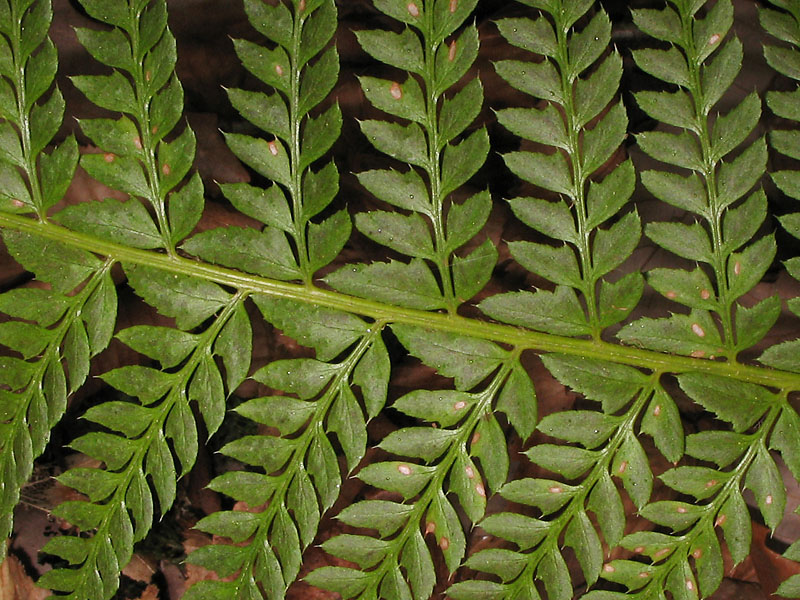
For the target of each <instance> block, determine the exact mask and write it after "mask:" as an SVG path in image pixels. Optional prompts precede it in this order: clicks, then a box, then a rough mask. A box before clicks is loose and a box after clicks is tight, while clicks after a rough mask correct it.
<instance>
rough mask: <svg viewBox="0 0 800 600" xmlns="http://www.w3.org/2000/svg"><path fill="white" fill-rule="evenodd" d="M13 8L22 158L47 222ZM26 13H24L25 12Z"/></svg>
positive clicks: (19, 16)
mask: <svg viewBox="0 0 800 600" xmlns="http://www.w3.org/2000/svg"><path fill="white" fill-rule="evenodd" d="M9 5H10V7H11V22H12V23H14V24H15V25H17V24H19V27H13V28H11V36H10V40H11V56H12V57H13V69H14V75H15V81H14V84H15V88H16V89H15V91H16V97H17V116H18V119H19V120H18V121H17V125H18V126H19V137H20V141H21V142H22V156H23V161H24V162H25V167H24V168H25V174H26V175H27V176H28V185H29V186H30V191H31V199H32V200H33V208H34V210H35V211H36V216H37V217H38V218H39V220H40V221H41V222H45V221H47V212H46V209H45V208H43V204H44V200H43V198H42V186H41V183H40V181H39V174H38V172H37V170H36V156H35V155H34V154H33V153H32V152H31V122H30V114H29V110H28V106H27V104H28V94H27V90H26V88H25V74H26V70H25V64H24V63H22V62H20V61H21V57H20V54H21V53H22V50H21V47H20V46H21V41H22V27H21V25H22V19H23V16H24V15H23V14H19V12H18V10H17V9H18V5H17V3H16V2H9ZM23 12H24V11H23Z"/></svg>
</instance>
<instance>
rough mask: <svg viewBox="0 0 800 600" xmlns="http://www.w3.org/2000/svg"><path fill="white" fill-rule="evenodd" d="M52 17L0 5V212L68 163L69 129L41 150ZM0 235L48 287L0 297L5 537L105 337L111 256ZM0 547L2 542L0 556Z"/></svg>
mask: <svg viewBox="0 0 800 600" xmlns="http://www.w3.org/2000/svg"><path fill="white" fill-rule="evenodd" d="M52 18H53V11H52V6H51V4H50V2H49V1H48V0H38V1H35V2H17V1H13V2H10V3H8V2H7V3H3V4H2V5H0V22H2V25H0V119H2V121H0V180H2V182H3V189H2V190H0V204H1V205H2V210H3V211H5V212H10V213H17V214H25V213H34V214H35V215H36V217H37V218H38V219H39V220H40V221H46V220H47V219H48V215H47V211H48V209H50V208H51V207H52V206H53V205H54V204H56V203H57V202H58V201H59V200H60V199H61V197H62V196H63V194H64V192H65V191H66V189H67V187H68V186H69V182H70V181H71V179H72V176H73V174H74V172H75V167H76V165H77V161H78V147H77V144H76V142H75V139H74V137H72V136H70V137H69V138H67V139H66V140H64V141H63V142H62V143H61V144H60V145H58V146H55V147H54V148H53V149H52V150H51V151H50V153H49V154H45V153H44V152H43V150H44V149H45V147H46V146H48V145H49V144H50V143H51V142H52V140H53V137H54V136H55V135H56V133H57V131H58V129H59V127H60V126H61V122H62V119H63V116H64V98H63V97H62V95H61V92H60V91H59V89H58V88H57V87H56V88H53V89H52V91H50V92H49V95H48V90H50V89H51V87H52V85H53V80H54V79H55V75H56V70H57V68H58V59H57V55H56V49H55V46H54V45H53V42H52V41H51V40H50V38H49V37H48V36H47V33H48V30H49V28H50V23H51V21H52ZM5 241H6V245H7V247H8V249H9V251H10V252H11V254H12V255H13V256H14V257H15V258H16V259H17V260H18V261H19V262H20V263H21V264H23V265H25V267H26V268H28V269H29V270H30V271H32V272H35V273H36V274H37V275H39V276H40V278H41V280H42V281H43V282H48V283H50V287H51V289H49V290H47V289H41V288H33V287H31V288H20V289H17V290H12V291H10V292H6V293H5V294H2V295H0V306H2V310H3V312H5V313H6V314H7V315H9V316H10V317H12V318H14V319H15V320H12V321H8V322H6V323H3V324H2V325H0V342H2V343H3V344H4V345H5V346H7V347H8V348H10V349H11V350H13V351H14V352H15V353H17V354H18V355H19V356H21V358H19V357H5V358H4V359H3V367H4V368H3V369H2V373H3V377H2V385H3V390H2V392H0V393H1V394H2V405H3V408H2V415H3V417H2V419H0V420H1V421H2V425H0V473H2V479H3V485H2V490H1V491H0V509H2V511H3V517H2V519H1V520H0V534H2V535H5V536H6V537H8V536H9V535H11V532H12V526H13V509H14V506H16V504H17V502H18V501H19V495H20V487H21V486H22V485H23V484H24V483H25V482H26V481H27V480H28V478H29V477H30V476H31V473H32V471H33V460H34V459H35V458H37V457H38V456H39V455H40V454H41V453H42V452H43V450H44V448H45V445H46V444H47V441H48V439H49V437H50V429H51V428H52V427H54V426H55V425H56V424H57V423H58V422H59V420H60V419H61V417H62V416H63V414H64V411H65V410H66V406H67V395H68V393H71V392H72V391H75V390H77V389H78V388H80V387H81V386H82V385H83V382H84V380H85V378H86V376H87V374H88V372H89V359H90V357H91V356H94V355H95V354H97V353H98V352H99V351H100V350H102V349H103V348H105V346H106V345H107V344H108V341H109V338H110V336H111V332H112V329H113V322H114V313H115V310H116V297H115V292H114V286H113V283H112V282H111V280H110V278H109V273H108V272H109V269H110V267H111V262H104V261H101V260H98V259H97V258H95V257H94V256H92V255H90V254H89V253H87V252H84V251H82V250H76V249H73V248H68V247H65V246H63V245H62V244H60V243H58V242H51V243H50V244H47V243H45V244H44V247H42V245H41V244H42V240H38V239H35V238H33V237H32V236H30V235H26V234H21V233H17V234H11V233H9V234H7V235H6V236H5ZM82 283H83V284H84V286H83V288H82V289H81V290H80V291H79V292H78V293H76V294H74V295H70V294H71V293H72V292H73V291H75V288H76V287H78V286H79V285H80V284H82ZM106 310H107V311H108V313H107V314H104V311H106ZM109 319H110V323H111V328H112V329H109ZM65 369H66V372H65ZM5 552H6V547H5V546H3V548H2V550H0V558H4V557H5Z"/></svg>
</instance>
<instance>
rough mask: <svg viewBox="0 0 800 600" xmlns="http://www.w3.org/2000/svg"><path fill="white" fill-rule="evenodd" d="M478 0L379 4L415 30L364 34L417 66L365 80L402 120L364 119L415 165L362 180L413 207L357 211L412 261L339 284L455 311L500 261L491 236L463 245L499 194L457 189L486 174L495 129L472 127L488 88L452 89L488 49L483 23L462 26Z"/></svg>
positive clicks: (373, 133) (347, 276)
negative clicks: (463, 193)
mask: <svg viewBox="0 0 800 600" xmlns="http://www.w3.org/2000/svg"><path fill="white" fill-rule="evenodd" d="M476 4H477V0H456V1H453V2H451V1H450V0H436V1H435V2H425V3H423V2H408V3H406V4H405V5H403V6H401V3H398V2H377V3H376V7H377V8H378V9H379V10H381V11H382V12H384V13H385V14H386V15H387V16H389V17H391V18H393V19H396V20H399V21H401V22H403V23H405V24H406V27H405V29H404V30H403V32H402V33H394V32H391V31H360V32H358V33H357V37H358V41H359V43H360V44H361V47H362V48H363V49H364V50H365V51H366V52H367V53H368V54H370V55H371V56H373V57H374V58H376V59H377V60H379V61H381V62H383V63H386V64H388V65H389V66H391V67H395V68H397V69H400V70H401V71H406V72H407V73H404V74H403V76H404V77H405V81H391V80H386V79H377V78H375V77H367V76H365V77H361V78H360V80H361V87H362V89H363V91H364V95H365V96H366V97H367V99H368V100H369V101H370V102H371V103H372V104H373V105H374V106H375V107H376V108H378V109H380V110H382V111H384V112H386V113H388V114H390V115H392V116H394V117H398V118H399V119H401V121H402V122H401V123H398V122H385V121H378V120H368V121H363V122H361V131H362V132H363V134H364V135H365V136H366V137H367V138H368V139H369V141H370V143H372V145H373V146H375V148H376V149H377V150H379V151H380V152H383V153H385V154H387V155H389V156H390V157H392V158H394V159H397V160H398V161H400V162H401V163H406V164H407V170H405V171H395V170H375V171H366V172H364V173H359V174H358V178H359V182H360V183H361V185H363V186H364V187H365V188H366V189H367V190H368V191H369V192H370V193H372V194H374V195H375V196H376V197H378V198H379V199H380V200H383V201H384V202H387V203H389V204H391V205H393V206H395V207H397V208H400V209H402V210H404V211H407V212H409V213H410V214H408V215H406V214H402V213H398V212H388V211H372V212H370V213H362V214H359V215H357V216H356V227H357V228H358V229H359V231H361V232H362V233H363V234H364V235H366V236H367V237H368V238H370V239H372V240H374V241H376V242H378V243H379V244H382V245H384V246H386V247H388V248H390V249H392V250H394V251H396V252H399V253H401V254H402V255H404V256H409V257H411V260H410V262H409V263H407V264H406V263H403V262H398V261H392V262H389V263H374V264H371V265H358V266H356V267H346V268H344V269H341V270H339V271H337V272H335V273H332V274H331V275H329V276H328V277H326V278H325V282H326V283H328V284H329V285H331V286H332V287H333V288H335V289H337V290H339V291H342V292H345V293H348V294H353V295H355V296H360V297H362V298H376V299H379V300H383V301H388V302H391V303H393V304H399V305H401V306H407V307H411V308H419V309H423V310H434V309H447V311H448V312H450V313H455V312H456V310H457V308H458V306H459V304H462V303H463V302H465V301H467V300H469V299H470V298H472V297H473V296H474V295H475V294H477V293H478V292H479V291H481V289H483V287H484V286H485V285H486V283H487V282H488V280H489V277H490V276H491V273H492V269H493V268H494V266H495V263H496V262H497V250H496V248H495V247H494V244H492V243H491V241H489V240H486V241H484V242H483V243H482V244H480V245H479V246H477V247H476V248H474V249H472V250H471V251H470V252H469V254H467V255H464V253H463V252H462V253H461V254H457V253H456V251H457V250H459V248H461V247H463V246H464V245H465V244H466V243H467V242H469V241H470V240H471V239H472V238H473V237H475V235H476V234H478V232H479V231H480V230H481V229H482V227H483V225H484V224H485V223H486V220H487V219H488V217H489V212H490V210H491V204H492V203H491V199H490V197H489V193H488V191H483V192H478V193H475V194H473V195H471V196H470V197H469V198H467V199H466V200H464V201H463V202H461V203H457V202H456V201H455V198H454V196H453V192H455V191H456V190H459V189H460V188H461V187H462V186H463V185H464V184H465V183H467V182H468V181H469V180H470V179H471V178H472V177H473V176H474V175H475V174H476V173H477V171H478V170H479V169H480V168H481V166H482V165H483V163H484V161H485V160H486V156H487V154H488V152H489V136H488V133H487V132H486V129H485V127H481V128H479V129H476V130H474V131H471V132H469V133H466V130H467V128H468V127H470V125H471V123H472V122H473V120H474V119H475V118H476V117H477V113H478V111H479V110H480V107H481V104H482V103H483V88H482V86H481V82H480V80H479V79H478V78H477V77H473V78H470V79H468V80H467V81H466V83H465V84H464V85H463V87H462V88H461V89H460V90H459V91H457V92H456V93H454V94H452V95H449V96H447V97H446V96H445V93H446V92H448V91H449V90H450V89H451V88H452V87H454V86H455V85H456V84H457V83H458V82H459V81H460V80H461V79H462V78H463V77H464V76H465V74H467V72H468V70H469V69H470V67H471V66H472V64H473V62H474V61H475V59H476V57H477V55H478V45H479V42H478V31H477V28H476V27H475V25H474V24H473V25H467V26H466V27H464V28H463V29H461V30H460V31H458V30H459V27H461V25H462V24H463V22H464V20H465V19H466V18H467V16H468V15H469V14H470V13H471V12H472V10H473V9H474V8H475V5H476ZM457 31H458V32H457ZM448 38H450V41H449V42H447V41H446V40H447V39H448ZM405 122H408V124H404V123H405ZM420 171H421V172H422V173H424V175H425V178H424V179H423V178H422V177H421V175H420ZM431 266H433V270H431Z"/></svg>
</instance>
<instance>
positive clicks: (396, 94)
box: [389, 81, 403, 100]
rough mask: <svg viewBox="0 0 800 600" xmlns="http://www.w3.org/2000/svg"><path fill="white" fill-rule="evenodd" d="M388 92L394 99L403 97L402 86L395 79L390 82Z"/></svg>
mask: <svg viewBox="0 0 800 600" xmlns="http://www.w3.org/2000/svg"><path fill="white" fill-rule="evenodd" d="M389 94H391V96H392V98H394V99H395V100H400V98H402V97H403V88H401V87H400V84H399V83H397V82H396V81H393V82H392V87H391V89H390V90H389Z"/></svg>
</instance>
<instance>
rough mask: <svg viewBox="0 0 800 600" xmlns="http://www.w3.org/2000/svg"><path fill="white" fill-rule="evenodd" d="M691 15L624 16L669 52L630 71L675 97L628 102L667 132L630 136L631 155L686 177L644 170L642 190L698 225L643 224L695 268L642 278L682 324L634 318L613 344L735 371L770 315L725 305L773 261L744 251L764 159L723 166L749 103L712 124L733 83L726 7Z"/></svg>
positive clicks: (749, 120) (748, 154) (755, 101)
mask: <svg viewBox="0 0 800 600" xmlns="http://www.w3.org/2000/svg"><path fill="white" fill-rule="evenodd" d="M701 6H702V3H693V4H690V3H687V2H675V3H673V4H671V5H668V6H667V7H666V8H664V9H660V10H655V9H643V10H636V11H633V14H634V21H635V22H636V24H637V25H638V26H639V28H640V29H642V31H644V32H645V33H647V34H648V35H651V36H653V37H655V38H657V39H660V40H663V41H666V42H669V43H670V44H673V46H672V47H671V48H670V49H669V50H659V49H646V50H640V51H636V52H634V59H635V61H636V63H637V65H638V66H639V67H640V68H641V69H642V70H644V71H646V72H648V73H650V74H651V75H653V76H655V77H657V78H659V79H661V80H663V81H665V82H667V83H673V84H677V85H678V86H679V89H678V90H677V91H675V92H639V93H638V94H637V95H636V97H637V101H638V102H639V105H640V106H641V108H643V109H644V110H645V112H647V113H648V114H650V115H651V116H652V117H653V118H654V119H656V120H658V121H661V122H663V123H665V124H667V125H669V126H671V127H674V128H677V129H678V133H673V132H671V131H652V132H647V133H643V134H640V135H639V137H638V142H639V146H640V147H641V148H642V150H644V152H646V153H647V154H649V155H650V156H652V157H653V158H655V159H656V160H659V161H662V162H665V163H668V164H670V165H674V166H676V167H679V169H682V170H689V171H693V172H692V173H690V174H689V175H688V176H684V175H682V174H677V173H664V172H660V171H644V172H643V173H642V182H643V183H644V185H645V187H647V189H648V190H649V191H650V192H651V193H652V194H653V195H654V196H656V197H657V198H659V199H660V200H663V201H664V202H666V203H668V204H671V205H673V206H675V207H676V208H678V209H681V210H685V211H689V212H692V213H694V214H696V215H697V216H698V217H699V218H700V221H699V222H695V223H693V224H688V225H687V224H685V223H680V222H669V223H650V224H648V226H647V228H646V230H645V231H646V234H647V236H648V237H649V238H650V239H652V240H653V241H654V242H655V243H656V244H658V245H659V246H661V247H662V248H664V249H665V250H667V251H669V252H672V253H674V254H676V255H678V256H680V257H682V258H684V259H688V260H690V261H695V262H697V263H701V264H702V265H705V266H698V267H696V268H695V269H694V270H692V271H688V270H683V269H654V270H652V271H650V272H649V273H648V283H649V284H650V285H651V286H652V287H653V288H655V289H656V290H657V291H658V292H659V293H661V294H662V295H663V296H665V297H666V298H668V299H670V300H672V301H675V302H678V303H680V304H683V305H684V306H686V307H688V308H689V309H690V313H689V314H688V315H685V314H676V315H673V316H672V317H671V318H668V319H650V318H645V319H640V320H638V321H636V322H634V323H630V324H629V325H627V326H626V327H625V328H624V329H623V330H622V331H621V332H620V333H619V335H618V337H619V339H621V340H622V341H623V342H625V343H629V344H636V345H639V346H643V347H646V348H651V349H655V350H662V351H666V352H675V353H678V354H687V355H691V356H696V357H699V358H702V357H707V358H711V357H713V356H725V357H726V358H727V359H728V360H735V358H736V356H737V355H738V354H739V353H740V352H741V351H743V350H745V349H747V348H750V347H751V346H753V345H755V344H756V343H758V342H759V341H760V340H761V339H762V338H763V337H764V336H765V335H766V333H767V332H768V331H769V329H770V328H771V327H772V325H773V324H774V323H775V321H776V320H777V318H778V315H779V313H780V300H779V299H778V297H777V296H772V297H770V298H767V299H765V300H762V301H761V302H759V303H757V304H756V305H755V306H752V307H746V306H744V305H743V304H741V302H737V300H739V299H740V298H741V297H742V296H743V295H744V294H746V293H747V292H748V291H750V290H751V289H752V288H753V286H755V284H756V283H758V282H759V281H760V279H761V277H762V276H763V275H764V273H765V272H766V270H767V268H768V267H769V266H770V265H771V263H772V260H773V258H774V256H775V241H774V238H773V236H772V235H771V234H770V235H766V236H764V237H761V238H759V239H758V240H756V241H755V242H752V243H751V240H752V238H753V236H754V235H755V234H756V233H757V231H758V229H759V227H760V226H761V224H762V223H763V222H764V219H765V217H766V214H767V202H766V196H765V194H764V192H763V191H761V190H760V189H758V190H756V191H754V192H752V193H751V194H750V195H749V196H747V198H745V199H744V200H741V199H742V198H743V197H744V196H745V195H746V194H747V193H748V192H749V191H750V190H751V189H752V188H753V187H754V186H755V185H756V184H757V183H758V182H759V180H760V179H761V176H762V174H763V173H764V170H765V167H766V160H767V150H766V143H765V140H764V139H763V138H759V139H757V140H756V141H754V142H752V143H749V144H747V145H746V146H745V147H744V148H743V149H742V150H741V152H740V153H739V154H738V156H736V157H735V158H728V155H729V154H730V153H732V152H733V151H735V150H736V149H737V148H739V147H740V146H741V145H742V144H743V143H745V142H746V140H747V138H748V136H750V134H751V132H752V131H753V130H754V128H755V126H756V125H757V123H758V120H759V118H760V116H761V102H760V100H759V98H758V96H757V95H756V94H755V93H751V94H750V95H748V96H747V97H746V98H745V99H744V100H742V101H741V102H740V103H739V104H737V105H736V106H734V107H733V108H731V109H730V110H729V111H728V113H726V114H724V115H722V114H712V111H713V110H714V107H715V106H716V105H717V104H718V103H719V101H720V99H721V98H722V96H723V94H724V93H725V91H726V90H727V89H728V87H729V86H730V85H731V84H732V83H733V81H734V79H735V78H736V76H737V74H738V73H739V70H740V68H741V62H742V44H741V42H739V40H738V39H737V38H736V37H735V36H733V37H730V38H728V37H727V34H728V32H729V30H730V28H731V25H732V24H733V5H732V4H731V2H730V1H726V0H721V1H719V2H716V3H715V4H714V5H713V6H712V7H710V8H709V10H708V12H707V14H706V15H705V16H704V17H703V18H702V19H699V18H697V16H696V13H697V11H698V10H699V9H700V7H701ZM673 7H674V8H673ZM679 49H680V50H679ZM740 200H741V201H740ZM701 223H702V224H701ZM711 314H714V315H716V317H717V318H718V319H719V325H718V324H717V323H716V322H714V321H713V320H712V317H711Z"/></svg>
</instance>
